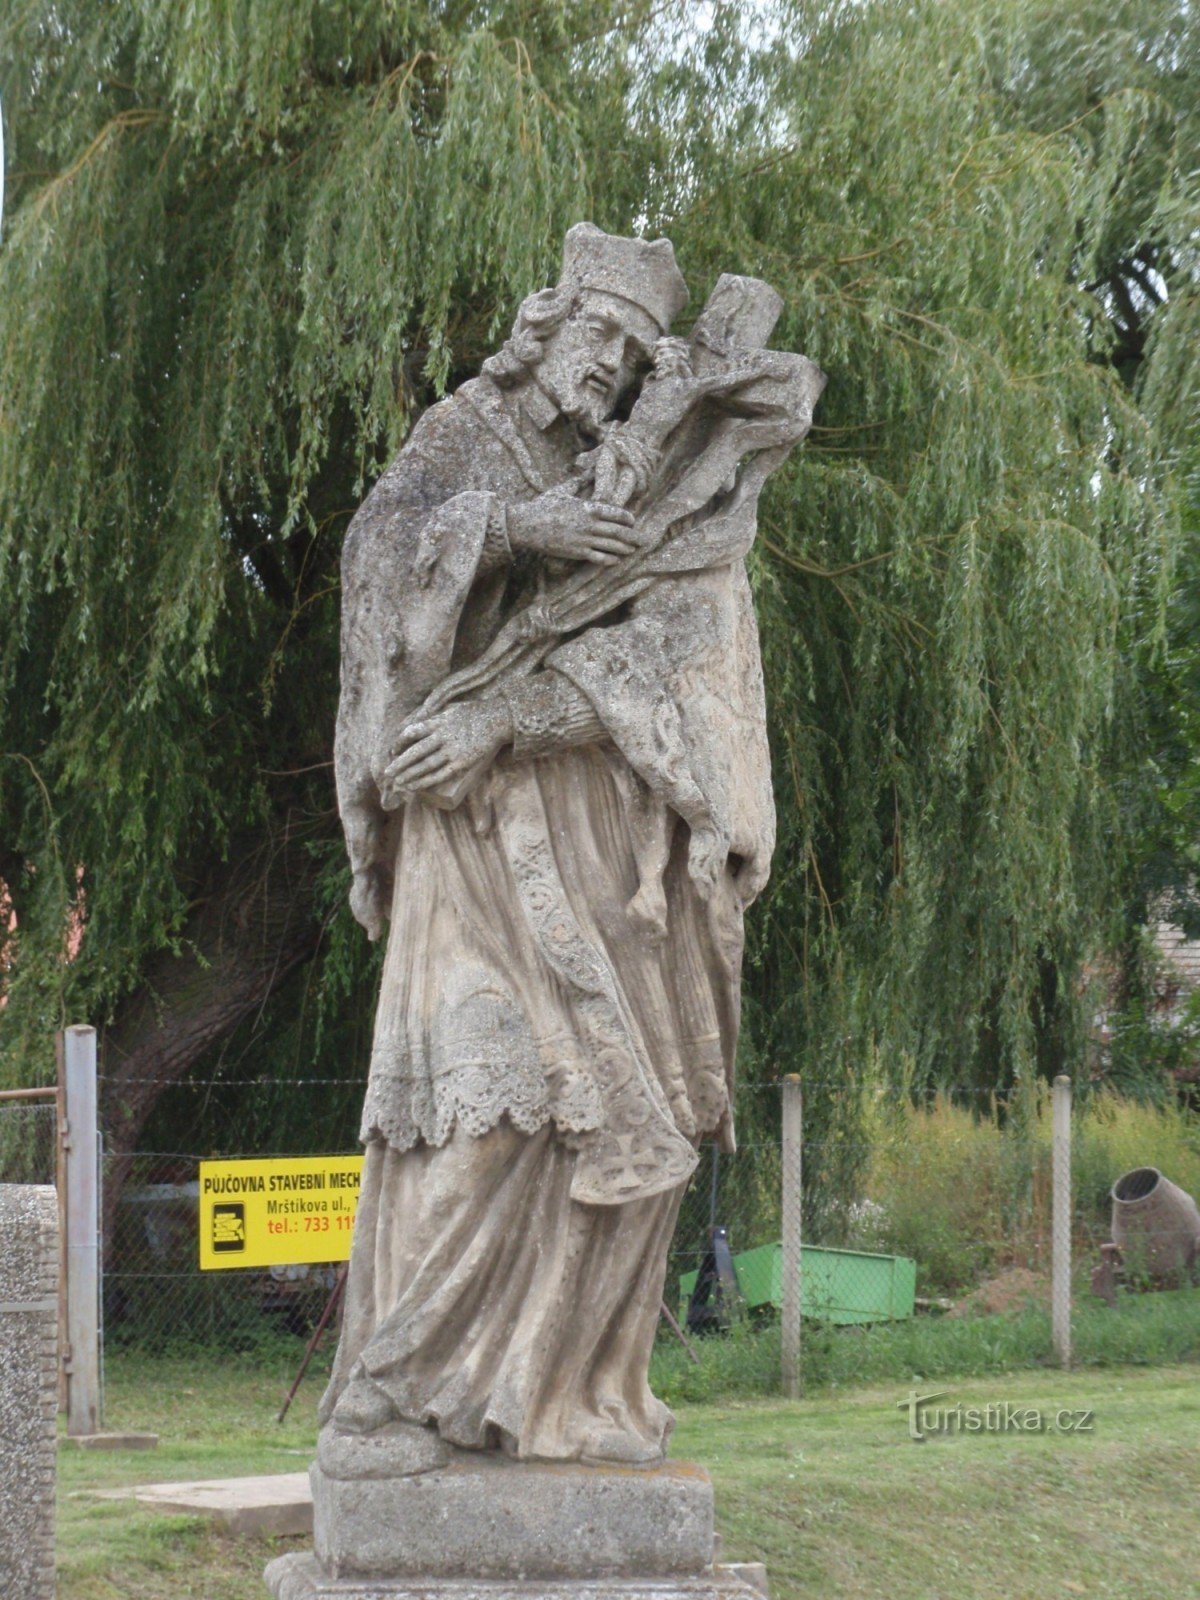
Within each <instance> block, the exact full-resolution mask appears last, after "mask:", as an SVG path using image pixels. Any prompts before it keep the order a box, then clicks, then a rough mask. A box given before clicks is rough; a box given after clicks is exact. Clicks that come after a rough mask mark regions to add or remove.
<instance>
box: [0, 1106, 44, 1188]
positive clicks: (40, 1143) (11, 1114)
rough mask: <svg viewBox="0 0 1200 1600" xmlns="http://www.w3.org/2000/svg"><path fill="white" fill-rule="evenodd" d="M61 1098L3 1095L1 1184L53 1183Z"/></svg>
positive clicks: (0, 1118)
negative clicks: (6, 1096) (4, 1096)
mask: <svg viewBox="0 0 1200 1600" xmlns="http://www.w3.org/2000/svg"><path fill="white" fill-rule="evenodd" d="M57 1143H58V1101H57V1099H56V1098H54V1097H53V1096H47V1097H45V1098H38V1099H11V1100H10V1099H6V1098H3V1097H0V1183H53V1182H54V1181H55V1170H56V1160H57Z"/></svg>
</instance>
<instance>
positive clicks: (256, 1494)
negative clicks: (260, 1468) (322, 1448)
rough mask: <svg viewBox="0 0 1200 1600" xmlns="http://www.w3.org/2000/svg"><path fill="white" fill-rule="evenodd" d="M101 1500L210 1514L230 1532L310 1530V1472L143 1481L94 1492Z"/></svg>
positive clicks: (199, 1515)
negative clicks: (183, 1481) (129, 1500)
mask: <svg viewBox="0 0 1200 1600" xmlns="http://www.w3.org/2000/svg"><path fill="white" fill-rule="evenodd" d="M94 1492H95V1494H96V1496H97V1498H98V1499H101V1500H127V1499H129V1498H130V1497H132V1498H133V1499H135V1500H136V1501H137V1502H138V1504H139V1505H143V1506H146V1507H148V1508H149V1509H150V1510H153V1511H170V1512H175V1513H177V1514H187V1515H189V1516H193V1517H211V1518H212V1519H213V1521H214V1522H217V1523H219V1524H220V1526H221V1527H223V1528H224V1529H226V1531H227V1532H229V1533H311V1532H312V1489H311V1488H310V1487H309V1482H308V1473H307V1472H284V1473H278V1474H276V1475H274V1476H272V1477H267V1478H214V1479H211V1480H209V1481H207V1482H202V1483H141V1484H132V1485H131V1486H130V1487H129V1488H128V1489H102V1490H97V1491H94Z"/></svg>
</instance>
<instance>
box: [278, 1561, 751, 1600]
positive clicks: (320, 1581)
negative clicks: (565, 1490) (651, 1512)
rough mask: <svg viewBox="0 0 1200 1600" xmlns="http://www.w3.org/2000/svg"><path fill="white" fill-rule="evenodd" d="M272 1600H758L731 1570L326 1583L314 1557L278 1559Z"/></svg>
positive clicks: (335, 1580)
mask: <svg viewBox="0 0 1200 1600" xmlns="http://www.w3.org/2000/svg"><path fill="white" fill-rule="evenodd" d="M266 1580H267V1588H268V1589H270V1591H271V1593H272V1595H274V1597H275V1600H762V1595H763V1591H762V1589H761V1588H759V1587H751V1586H750V1585H749V1584H748V1583H746V1582H745V1581H744V1580H743V1579H742V1578H741V1577H740V1576H738V1575H737V1574H736V1573H735V1572H734V1571H732V1570H731V1569H728V1568H724V1567H710V1568H709V1570H708V1572H707V1574H700V1575H697V1576H695V1577H691V1578H664V1579H655V1578H590V1579H589V1578H574V1579H550V1580H545V1579H543V1580H537V1579H532V1580H527V1581H525V1582H512V1581H507V1582H506V1581H504V1580H497V1579H493V1580H491V1581H489V1580H487V1579H472V1578H459V1579H453V1578H441V1579H435V1578H363V1577H354V1578H328V1577H326V1576H325V1575H324V1573H322V1571H321V1568H320V1567H319V1566H318V1564H317V1561H316V1558H315V1557H313V1556H309V1555H299V1554H295V1555H288V1556H280V1557H279V1559H278V1560H277V1561H272V1562H271V1564H270V1566H269V1567H268V1568H267V1571H266Z"/></svg>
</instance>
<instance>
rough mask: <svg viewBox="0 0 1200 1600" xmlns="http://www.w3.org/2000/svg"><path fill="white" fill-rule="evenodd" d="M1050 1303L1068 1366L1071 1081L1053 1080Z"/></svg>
mask: <svg viewBox="0 0 1200 1600" xmlns="http://www.w3.org/2000/svg"><path fill="white" fill-rule="evenodd" d="M1053 1110H1054V1115H1053V1155H1052V1176H1053V1199H1052V1202H1051V1211H1052V1232H1051V1256H1050V1303H1051V1312H1050V1317H1051V1330H1052V1333H1053V1338H1054V1349H1055V1352H1056V1354H1057V1355H1058V1359H1059V1361H1060V1362H1061V1363H1062V1365H1063V1366H1064V1367H1069V1366H1070V1365H1071V1080H1070V1078H1068V1077H1058V1078H1055V1080H1054V1100H1053Z"/></svg>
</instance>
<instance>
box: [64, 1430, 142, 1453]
mask: <svg viewBox="0 0 1200 1600" xmlns="http://www.w3.org/2000/svg"><path fill="white" fill-rule="evenodd" d="M66 1442H67V1443H68V1444H75V1445H78V1446H79V1448H80V1449H81V1450H157V1449H158V1435H157V1434H156V1433H73V1434H68V1436H67V1440H66Z"/></svg>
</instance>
